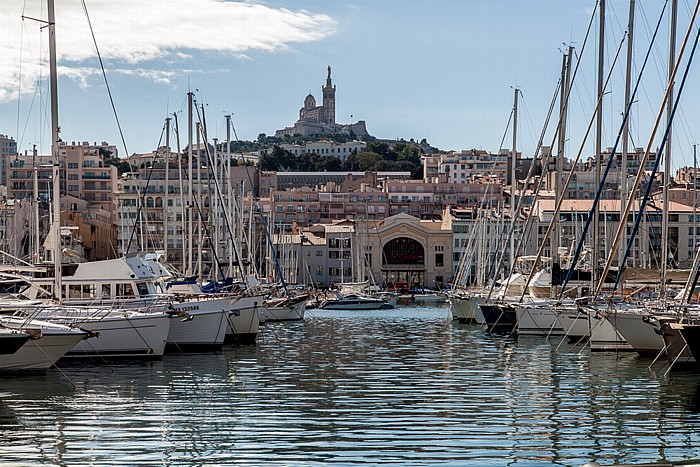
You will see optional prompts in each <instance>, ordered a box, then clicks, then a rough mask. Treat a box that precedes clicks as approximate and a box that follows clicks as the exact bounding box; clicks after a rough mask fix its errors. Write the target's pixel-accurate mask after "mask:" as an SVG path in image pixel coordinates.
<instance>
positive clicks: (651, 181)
mask: <svg viewBox="0 0 700 467" xmlns="http://www.w3.org/2000/svg"><path fill="white" fill-rule="evenodd" d="M698 7H700V0H699V1H698V3H697V5H696V7H695V12H694V13H693V21H691V25H690V28H689V31H688V33H689V32H690V29H691V28H692V27H693V23H694V22H695V21H694V19H695V14H696V13H697V10H698ZM698 39H700V28H698V32H697V34H696V35H695V41H694V42H693V48H692V50H691V51H690V57H688V63H687V64H686V67H685V71H684V72H683V79H682V80H681V85H680V87H679V89H678V95H677V96H676V98H675V100H674V103H673V109H672V110H671V115H670V116H669V118H668V123H667V125H666V131H665V132H664V136H663V140H662V141H661V146H660V147H659V153H658V154H657V155H656V160H655V161H654V168H653V169H652V171H651V176H650V177H649V182H648V183H647V186H646V190H644V196H643V197H642V200H641V201H640V205H639V213H640V215H641V213H642V212H643V210H644V207H645V205H646V204H647V202H648V200H649V195H650V194H651V188H652V186H653V184H654V178H655V177H656V172H657V171H658V169H659V163H660V161H661V155H662V154H663V151H664V147H665V146H666V141H667V140H668V134H669V132H670V130H671V125H672V123H673V118H674V117H675V115H676V109H677V108H678V103H679V102H680V97H681V94H682V93H683V89H684V87H685V83H686V79H687V78H688V72H689V71H690V65H692V63H693V58H694V57H695V51H696V50H697V46H698ZM687 41H688V35H687V34H686V37H685V40H684V42H683V46H682V47H681V51H680V54H679V57H678V62H677V63H676V66H675V67H674V70H673V74H672V76H671V80H673V79H675V78H676V70H677V69H678V65H679V64H680V59H681V57H682V56H683V51H684V49H685V44H686V43H687ZM669 81H670V80H669ZM667 94H668V92H667ZM666 97H668V96H666ZM666 100H667V99H666V98H665V99H664V102H665V101H666ZM660 116H661V114H659V117H660ZM664 183H666V181H664ZM669 203H670V201H669V200H664V208H665V209H668V207H669V206H668V204H669ZM639 217H640V216H639V215H638V216H637V220H636V221H635V223H634V225H633V227H632V233H631V234H630V240H629V241H628V242H627V247H626V248H625V254H624V256H623V261H622V263H621V264H620V267H619V268H618V271H617V277H616V278H615V286H614V289H615V288H617V285H618V284H619V282H620V278H621V276H622V271H623V270H624V264H625V261H626V260H627V257H628V256H629V253H630V250H631V248H632V243H633V241H634V237H635V235H636V230H637V229H638V228H639ZM621 225H622V224H621ZM602 282H603V279H601V283H600V284H599V285H598V291H597V292H596V295H597V294H598V293H599V291H600V288H601V287H602ZM614 289H613V290H614Z"/></svg>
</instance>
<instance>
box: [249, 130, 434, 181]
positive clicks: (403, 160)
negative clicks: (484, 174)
mask: <svg viewBox="0 0 700 467" xmlns="http://www.w3.org/2000/svg"><path fill="white" fill-rule="evenodd" d="M322 139H325V140H327V141H328V140H331V141H335V142H337V143H343V142H346V141H352V140H353V139H352V138H350V135H347V134H343V133H331V134H327V135H325V134H324V135H314V136H313V137H302V136H298V137H285V138H284V139H282V138H275V137H271V136H266V135H264V134H261V135H260V136H259V137H258V140H257V141H256V142H254V143H253V142H247V143H248V144H247V145H243V144H241V147H245V146H247V147H248V148H251V149H248V150H253V149H252V148H253V147H255V146H256V145H261V143H260V142H261V141H262V142H263V144H262V145H263V146H265V148H264V149H268V148H269V147H270V146H272V151H270V152H269V153H265V154H263V155H261V156H260V159H259V163H258V166H259V167H260V170H270V171H298V172H339V171H345V170H347V171H353V172H389V171H399V172H411V178H413V179H420V178H422V177H423V164H422V161H421V153H422V148H424V147H425V146H427V142H426V141H425V140H423V141H421V143H416V142H414V141H413V140H411V141H397V142H392V144H389V143H388V142H385V141H378V140H377V139H376V138H373V137H369V138H367V146H366V148H365V150H364V151H362V152H359V153H358V152H353V153H352V154H350V155H348V156H347V158H345V160H341V159H340V158H339V157H337V156H332V155H321V154H310V153H305V154H300V155H299V156H295V155H294V154H293V153H291V152H290V151H287V150H286V149H283V148H282V147H280V146H279V145H280V144H303V143H305V142H309V141H319V140H322ZM281 140H282V141H281ZM239 144H240V143H239Z"/></svg>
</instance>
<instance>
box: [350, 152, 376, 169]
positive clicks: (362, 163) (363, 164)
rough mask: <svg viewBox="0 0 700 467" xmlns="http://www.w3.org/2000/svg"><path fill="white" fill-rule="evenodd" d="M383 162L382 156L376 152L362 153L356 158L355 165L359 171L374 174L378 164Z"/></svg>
mask: <svg viewBox="0 0 700 467" xmlns="http://www.w3.org/2000/svg"><path fill="white" fill-rule="evenodd" d="M381 160H382V156H380V155H379V154H377V153H376V152H371V151H362V152H361V153H359V154H358V155H357V156H355V163H356V165H357V170H360V171H362V172H372V171H374V170H376V169H375V167H376V166H377V162H379V161H381Z"/></svg>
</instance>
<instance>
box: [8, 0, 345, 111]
mask: <svg viewBox="0 0 700 467" xmlns="http://www.w3.org/2000/svg"><path fill="white" fill-rule="evenodd" d="M23 4H26V7H25V9H24V11H23V9H22V8H23ZM45 4H46V1H45V0H27V1H26V2H20V1H4V0H3V1H0V17H2V18H3V22H2V23H3V24H2V27H0V56H2V57H3V66H1V67H0V101H3V100H8V99H12V98H16V97H17V91H18V83H19V82H20V79H19V78H20V74H21V76H22V79H21V82H22V92H33V88H34V83H36V81H37V79H38V78H39V76H40V73H41V72H42V70H41V69H42V66H43V67H45V63H46V62H47V61H48V58H47V49H48V34H47V33H46V31H47V29H46V28H44V29H43V30H42V31H43V32H39V28H40V26H41V24H40V23H37V22H34V21H31V20H25V21H24V22H23V21H22V19H21V16H22V14H24V15H25V16H28V17H33V18H42V19H46V17H47V13H46V11H44V10H45V8H46V7H45ZM86 4H87V7H88V11H89V13H90V20H91V22H92V26H93V29H94V32H95V37H96V40H97V44H98V46H99V48H100V53H101V55H102V58H103V59H104V60H108V61H112V62H115V61H116V62H121V63H123V64H127V65H134V64H137V63H142V62H146V61H158V60H168V59H171V60H172V59H177V60H190V59H191V58H192V55H193V53H196V52H198V51H216V52H222V53H227V54H230V55H231V56H234V57H237V58H242V59H247V58H249V55H248V54H246V52H250V51H254V50H261V51H276V50H284V49H286V48H288V47H289V45H290V44H293V43H299V42H309V41H316V40H320V39H323V38H324V37H327V36H328V35H330V34H333V32H334V29H335V25H336V22H335V21H334V20H333V19H332V18H330V17H329V16H327V15H323V14H313V13H309V12H307V11H296V12H295V11H290V10H287V9H283V8H273V7H270V6H266V5H262V4H257V3H253V2H236V1H224V0H149V1H144V0H110V1H103V0H86ZM56 41H57V44H58V57H59V64H61V65H62V66H61V72H62V73H63V74H64V75H67V76H70V77H71V78H73V79H76V80H78V82H79V83H80V84H81V86H87V84H88V83H87V77H88V76H90V75H93V74H95V71H96V70H95V69H94V68H85V67H83V66H81V63H83V62H85V61H86V60H90V59H94V58H95V57H96V53H95V47H94V45H93V43H92V38H91V36H90V30H89V27H88V24H87V20H86V18H85V14H84V13H83V9H82V4H81V1H80V0H61V1H57V2H56ZM20 55H21V56H22V57H21V60H20ZM112 71H113V70H112ZM121 72H122V73H123V74H130V75H135V76H140V77H143V78H147V79H151V80H153V81H155V82H159V83H169V82H170V78H171V77H172V74H171V73H172V72H167V71H157V70H146V69H142V68H134V69H126V68H124V69H122V70H121ZM43 73H44V74H46V73H47V71H45V69H44V72H43Z"/></svg>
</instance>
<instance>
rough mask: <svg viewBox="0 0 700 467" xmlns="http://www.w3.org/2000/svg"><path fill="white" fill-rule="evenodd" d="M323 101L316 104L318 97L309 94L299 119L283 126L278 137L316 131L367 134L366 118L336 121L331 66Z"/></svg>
mask: <svg viewBox="0 0 700 467" xmlns="http://www.w3.org/2000/svg"><path fill="white" fill-rule="evenodd" d="M321 92H322V95H323V102H322V104H321V105H316V98H315V97H314V96H313V95H312V94H309V95H308V96H306V99H304V106H303V107H302V108H301V109H299V120H297V122H296V123H295V124H294V126H291V127H287V128H283V129H281V130H277V131H276V132H275V136H277V137H278V138H280V137H283V136H285V135H296V134H299V135H302V136H309V135H314V134H316V133H335V132H341V133H350V132H351V131H352V132H353V133H354V134H355V135H356V136H358V137H360V136H365V135H367V134H368V133H367V128H366V126H365V122H364V120H360V121H358V122H356V123H350V124H339V123H336V121H335V86H334V85H333V82H332V81H331V67H330V66H329V67H328V77H327V78H326V85H325V86H323V87H322V88H321Z"/></svg>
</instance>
